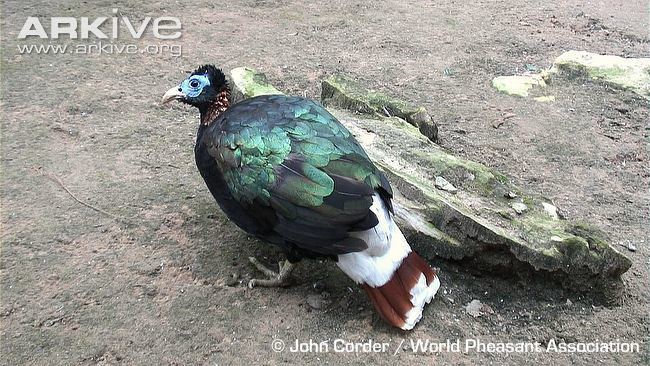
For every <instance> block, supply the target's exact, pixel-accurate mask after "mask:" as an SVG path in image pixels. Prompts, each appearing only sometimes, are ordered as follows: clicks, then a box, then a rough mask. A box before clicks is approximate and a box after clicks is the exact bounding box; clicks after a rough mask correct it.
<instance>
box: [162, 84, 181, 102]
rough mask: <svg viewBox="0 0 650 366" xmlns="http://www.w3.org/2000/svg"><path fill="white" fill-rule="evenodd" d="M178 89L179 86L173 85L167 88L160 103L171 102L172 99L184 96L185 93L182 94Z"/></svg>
mask: <svg viewBox="0 0 650 366" xmlns="http://www.w3.org/2000/svg"><path fill="white" fill-rule="evenodd" d="M178 89H180V87H178V86H175V87H173V88H171V89H169V90H167V92H166V93H165V95H163V97H162V100H161V101H160V104H167V103H169V102H171V101H172V100H179V99H182V98H185V94H183V92H182V91H180V90H178Z"/></svg>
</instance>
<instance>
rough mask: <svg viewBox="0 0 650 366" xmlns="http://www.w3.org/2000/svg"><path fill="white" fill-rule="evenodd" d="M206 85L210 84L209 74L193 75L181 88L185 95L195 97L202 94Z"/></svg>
mask: <svg viewBox="0 0 650 366" xmlns="http://www.w3.org/2000/svg"><path fill="white" fill-rule="evenodd" d="M206 85H210V79H208V75H207V74H205V75H192V76H190V77H189V78H187V79H185V80H184V81H183V82H182V83H181V85H180V88H181V92H182V93H183V94H185V96H187V97H190V98H194V97H197V96H198V95H199V94H201V92H202V91H203V88H204V87H205V86H206Z"/></svg>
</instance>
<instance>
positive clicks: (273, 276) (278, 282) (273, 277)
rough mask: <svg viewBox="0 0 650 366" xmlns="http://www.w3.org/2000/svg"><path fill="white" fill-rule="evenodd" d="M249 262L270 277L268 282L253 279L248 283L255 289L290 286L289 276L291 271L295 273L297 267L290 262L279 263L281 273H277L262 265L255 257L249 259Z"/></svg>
mask: <svg viewBox="0 0 650 366" xmlns="http://www.w3.org/2000/svg"><path fill="white" fill-rule="evenodd" d="M248 260H249V261H250V262H251V264H252V265H254V266H255V268H257V269H258V270H259V271H260V272H262V273H264V274H265V275H267V276H268V277H269V278H268V279H266V280H260V279H252V280H250V281H248V287H249V288H253V287H255V286H261V287H285V286H288V285H289V275H291V271H293V269H294V267H295V265H294V264H293V263H291V262H289V261H288V260H285V261H283V262H280V263H278V267H280V271H279V272H275V271H274V270H272V269H270V268H268V267H266V266H265V265H263V264H262V263H260V262H259V261H258V260H257V259H256V258H254V257H248Z"/></svg>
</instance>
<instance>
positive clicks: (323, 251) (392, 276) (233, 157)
mask: <svg viewBox="0 0 650 366" xmlns="http://www.w3.org/2000/svg"><path fill="white" fill-rule="evenodd" d="M230 92H231V90H230V87H229V84H228V82H227V80H226V77H225V75H224V73H223V72H222V71H221V70H220V69H218V68H217V67H215V66H213V65H204V66H201V67H199V68H198V69H196V70H195V71H194V72H193V73H192V74H191V75H190V76H189V77H188V78H187V79H185V80H184V81H183V82H182V83H181V84H180V85H178V86H174V87H173V88H171V89H169V90H168V91H167V92H166V93H165V94H164V96H163V98H162V103H163V104H165V103H167V102H170V101H172V100H177V101H180V102H183V103H186V104H189V105H191V106H194V107H197V108H198V109H199V112H200V115H201V118H200V125H199V128H198V133H197V139H196V146H195V149H194V154H195V159H196V165H197V167H198V170H199V172H200V173H201V176H202V177H203V179H204V180H205V183H206V185H207V187H208V189H209V190H210V192H211V193H212V195H213V196H214V198H215V200H216V201H217V203H218V205H219V207H220V208H221V209H222V210H223V212H224V213H225V214H226V215H227V216H228V217H229V218H230V220H231V221H232V222H234V223H235V224H236V225H237V226H238V227H240V228H241V229H243V230H244V231H246V232H247V233H250V234H252V235H254V236H256V237H258V238H260V239H261V240H262V241H264V242H267V243H270V244H273V245H277V246H278V247H280V248H281V249H282V250H283V251H284V253H286V257H287V260H286V261H284V262H282V263H281V264H280V269H279V272H275V271H273V270H271V269H269V268H267V267H265V266H263V265H262V264H261V263H260V262H259V261H257V260H256V259H254V258H250V261H251V262H252V263H253V264H254V265H255V266H256V267H257V268H258V269H259V270H260V271H261V272H263V273H264V274H266V275H267V276H268V278H266V279H253V280H251V281H250V282H249V286H250V287H255V286H267V287H272V286H284V285H286V284H287V280H288V277H289V274H290V273H291V271H292V269H293V268H294V266H295V264H296V263H297V262H299V261H300V260H301V259H303V258H308V259H322V258H329V259H332V260H334V261H335V262H336V264H337V266H338V267H339V268H340V269H341V270H342V271H343V272H344V273H345V274H346V275H347V276H349V277H350V278H351V279H352V280H353V281H354V282H356V283H358V284H360V285H361V286H362V287H363V289H364V290H365V292H366V293H367V294H368V296H369V298H370V300H371V302H372V303H373V305H374V307H375V308H376V310H377V312H378V313H379V315H380V316H381V317H382V318H383V319H384V320H385V321H386V322H387V323H389V324H391V325H393V326H395V327H398V328H401V329H405V330H410V329H412V328H413V327H414V326H415V324H416V323H417V322H418V321H419V320H420V318H421V317H422V310H423V308H424V306H425V305H426V304H427V303H429V302H430V301H431V299H432V298H433V297H434V295H435V294H436V292H437V291H438V288H439V287H440V281H439V279H438V276H437V274H436V273H435V272H434V270H433V269H432V268H431V266H430V265H429V264H428V263H427V262H426V261H425V260H424V259H423V258H422V257H420V256H419V255H418V254H417V253H415V252H414V251H413V250H412V249H411V247H410V245H409V244H408V242H407V241H406V239H405V237H404V235H403V234H402V232H401V231H400V229H399V227H398V226H397V225H396V223H395V221H394V212H393V205H392V202H391V200H392V197H393V191H392V189H391V186H390V183H389V182H388V180H387V179H386V177H385V176H384V174H383V173H382V172H381V171H380V170H379V169H378V168H377V167H376V166H375V165H374V164H373V163H372V161H370V159H369V158H368V155H367V154H366V152H365V151H364V150H363V148H362V147H361V146H360V145H359V143H358V142H357V141H356V140H355V138H354V136H353V135H352V134H351V133H350V131H348V130H347V129H346V128H345V127H344V126H343V125H342V124H341V123H340V122H339V121H338V120H337V119H336V118H335V117H334V116H332V114H330V113H329V112H328V111H327V110H326V109H325V108H324V107H323V106H321V105H320V104H319V103H317V102H315V101H313V100H309V99H305V98H301V97H295V96H286V95H261V96H257V97H253V98H249V99H246V100H243V101H241V102H238V103H231V93H230Z"/></svg>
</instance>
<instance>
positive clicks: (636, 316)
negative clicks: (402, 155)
mask: <svg viewBox="0 0 650 366" xmlns="http://www.w3.org/2000/svg"><path fill="white" fill-rule="evenodd" d="M623 3H624V4H625V5H622V4H623ZM112 8H118V9H119V11H120V13H121V14H124V15H125V16H128V17H130V18H131V19H133V20H138V21H139V20H140V19H142V18H143V17H145V16H152V17H159V16H176V17H179V18H180V19H181V21H182V24H183V35H182V37H181V39H180V40H175V41H160V40H156V39H154V38H153V37H152V36H151V33H150V32H148V33H146V34H147V35H146V36H145V37H144V38H143V39H141V40H135V41H134V40H131V39H129V38H128V37H123V38H120V39H119V40H116V41H114V43H121V42H122V43H129V42H130V43H136V44H138V45H146V44H151V43H153V44H182V47H183V55H182V57H173V56H172V55H170V54H161V55H155V54H133V55H119V54H112V55H110V54H103V55H79V54H41V55H37V54H22V55H21V54H19V52H18V49H17V46H18V45H19V44H21V42H22V43H25V42H24V40H18V39H17V35H18V32H19V30H20V28H21V27H22V25H23V23H24V22H25V19H26V18H27V17H28V16H39V17H41V18H49V17H52V16H73V17H81V16H88V17H91V18H96V17H100V16H112V13H111V9H112ZM44 23H47V24H49V23H48V22H44ZM647 32H648V6H647V2H645V1H641V0H634V1H626V2H619V3H614V2H610V1H605V0H595V1H591V2H587V3H585V2H583V1H577V0H569V1H546V2H530V1H523V0H509V1H505V2H497V1H476V2H465V1H446V2H440V1H421V0H416V1H411V2H408V3H407V2H401V1H396V0H386V1H363V2H356V1H330V2H309V3H308V4H303V3H302V2H300V1H292V0H290V1H278V0H267V1H264V0H261V1H253V0H249V1H232V2H214V1H206V0H193V1H188V0H178V1H174V2H164V4H159V2H154V1H145V2H138V1H132V0H124V1H117V2H115V3H113V2H111V1H93V2H90V1H89V2H86V1H84V2H79V1H53V2H52V1H32V2H24V1H4V2H3V7H2V36H3V37H2V42H3V43H2V64H1V73H2V140H1V141H2V233H1V235H2V248H1V259H0V270H1V274H2V277H1V295H0V296H1V308H0V324H1V326H2V339H1V342H0V343H1V345H0V347H1V355H0V364H4V365H22V364H30V365H70V364H102V365H106V364H125V365H134V364H152V365H153V364H155V365H159V364H163V365H166V364H170V365H199V364H205V365H217V364H218V365H228V364H301V365H309V364H335V365H339V364H364V363H368V364H388V363H390V364H437V365H440V364H464V365H474V364H512V365H519V364H524V363H528V362H530V363H536V364H554V365H564V364H577V365H593V364H605V365H612V364H643V363H646V364H647V363H648V362H649V359H650V358H649V357H650V356H648V342H649V341H650V339H649V338H648V334H650V329H649V327H648V320H649V317H648V314H649V307H648V304H649V295H648V286H649V285H650V283H649V279H648V277H649V276H648V267H649V265H650V262H649V259H648V258H650V256H649V255H650V249H649V247H648V243H649V242H648V235H647V234H648V232H647V227H646V226H647V224H648V203H649V202H648V180H649V177H650V168H649V166H650V165H649V164H648V152H647V149H646V146H647V143H648V133H649V125H648V122H647V121H648V120H650V119H649V117H650V116H649V110H648V102H647V101H645V100H643V99H641V98H639V97H637V96H635V95H633V94H631V93H627V92H622V91H616V90H613V89H611V88H609V87H607V86H604V85H600V84H598V83H592V82H589V81H586V80H573V81H569V80H567V81H566V82H558V83H554V84H553V85H551V86H550V87H549V88H550V91H551V93H552V94H553V95H555V96H556V101H555V102H552V103H537V102H534V101H532V100H530V99H521V98H514V97H509V96H505V95H500V94H498V93H497V92H495V91H494V90H493V89H492V88H491V86H490V81H491V79H492V78H493V77H494V76H498V75H508V74H515V73H522V72H523V71H524V70H525V65H526V64H529V65H533V66H535V67H537V68H546V67H549V66H550V64H551V62H552V60H553V59H554V58H555V57H556V56H558V55H560V54H561V53H562V52H564V51H566V50H570V49H577V50H587V51H591V52H596V53H607V54H615V55H620V56H627V57H643V56H646V57H647V55H648V46H649V43H650V40H649V39H648V34H647ZM28 41H29V42H27V43H30V44H32V43H33V44H78V43H83V42H84V41H81V40H79V41H70V40H68V39H66V38H63V39H60V40H52V41H47V40H45V41H41V40H38V39H36V40H34V39H29V40H28ZM90 41H92V42H96V41H97V40H96V39H94V40H89V41H85V42H90ZM48 42H49V43H48ZM207 62H209V63H215V64H217V65H219V66H221V67H223V68H226V69H230V68H232V67H236V66H242V65H248V66H252V67H255V68H257V69H259V70H260V71H263V72H265V73H266V74H267V75H268V76H269V79H270V80H271V81H272V82H273V83H274V84H275V85H276V86H277V87H278V88H280V89H281V90H284V91H286V92H287V93H290V94H296V95H306V96H308V97H312V98H318V97H319V94H320V80H321V79H323V78H324V77H326V76H328V75H330V74H332V73H334V72H344V73H347V74H348V75H350V76H352V77H354V78H356V79H358V80H359V81H360V82H362V83H364V84H366V85H369V86H370V87H374V88H377V89H380V90H382V91H385V92H387V93H389V94H394V95H396V96H398V97H401V98H403V99H405V100H409V101H413V102H414V103H419V104H422V105H424V106H426V107H427V108H428V109H429V111H430V112H431V113H432V114H433V115H434V117H435V119H436V120H437V121H438V122H439V124H440V136H441V145H442V146H444V147H445V148H447V149H449V150H450V151H452V152H454V153H456V154H458V155H460V156H464V157H467V158H471V159H474V160H477V161H479V162H482V163H484V164H487V165H489V166H493V167H496V168H498V169H499V170H500V171H502V172H504V173H506V174H508V175H509V176H511V177H513V179H514V180H515V182H516V183H517V184H518V185H519V186H522V187H525V189H527V190H530V191H532V192H538V193H541V194H544V195H546V196H547V197H549V198H551V199H552V200H553V201H554V202H555V203H556V204H557V205H558V206H559V207H560V209H561V210H562V212H563V213H564V215H565V216H566V217H568V218H569V219H575V220H583V221H587V222H590V223H593V224H595V225H596V226H599V227H601V228H602V229H604V230H605V231H606V232H608V233H609V235H610V236H611V241H612V243H614V245H616V246H617V247H618V248H620V250H622V251H624V252H625V254H627V255H628V256H629V257H630V258H631V259H632V261H633V266H632V268H631V269H630V270H629V271H628V272H627V273H626V274H625V275H624V276H623V281H624V283H625V291H624V293H622V294H621V299H620V304H619V305H610V304H603V303H600V302H598V301H596V300H595V299H593V298H590V297H586V296H583V295H581V294H580V292H579V291H577V290H579V289H562V288H560V287H559V286H558V285H557V284H552V283H544V282H543V281H535V279H534V278H533V279H526V280H521V279H516V278H502V277H496V276H490V275H489V274H483V275H478V274H475V273H473V272H472V271H471V269H470V268H466V267H464V266H463V265H460V264H458V263H454V262H450V261H444V260H442V259H440V258H428V260H429V261H430V262H431V263H432V264H433V265H435V266H438V267H440V268H441V280H442V282H443V285H442V288H441V290H440V292H439V295H438V296H437V297H436V299H435V300H434V301H433V302H432V304H431V305H430V306H429V307H428V308H427V309H426V311H425V316H424V319H423V320H422V322H421V323H420V324H419V325H418V327H416V329H415V330H414V331H412V332H409V333H405V332H400V331H397V330H394V329H390V328H388V327H387V326H385V325H384V324H383V323H382V321H381V320H380V319H379V318H378V317H377V316H376V315H375V313H374V311H373V310H372V308H371V306H370V304H369V302H368V300H367V299H366V296H365V294H364V293H363V291H360V289H359V288H358V287H356V286H355V285H354V284H353V282H352V281H351V280H349V279H348V278H346V277H345V276H344V275H343V274H342V273H340V272H339V271H338V269H337V268H336V267H335V266H334V265H333V264H332V263H328V262H325V263H320V262H304V263H303V264H302V266H301V267H300V268H299V270H298V271H297V273H296V275H295V285H294V286H293V287H290V288H286V289H252V290H251V289H248V288H247V287H246V286H245V283H246V282H247V280H248V279H250V278H252V277H254V276H255V277H258V276H259V273H257V272H256V271H255V270H254V269H253V268H252V267H251V266H250V265H249V264H248V263H247V261H246V258H247V257H249V256H252V255H255V256H258V258H260V259H261V260H263V261H264V262H266V263H269V264H271V263H273V262H275V261H277V260H279V259H281V258H282V255H281V253H279V252H278V251H277V250H275V249H274V248H272V247H269V246H266V245H264V244H262V243H260V242H258V241H257V240H254V239H252V238H250V237H247V235H246V234H245V233H243V232H241V231H240V230H238V229H237V228H236V227H235V226H234V225H233V224H231V223H229V222H228V220H227V219H226V218H225V216H224V215H223V214H222V213H221V212H220V211H219V209H218V207H217V205H216V204H215V202H214V201H213V199H212V197H211V196H210V194H209V192H208V191H207V189H206V188H205V186H204V183H203V181H202V179H201V177H200V176H199V174H198V172H197V170H196V167H195V166H194V157H193V144H194V140H193V139H194V136H195V130H196V128H197V123H198V117H197V112H196V111H195V110H193V109H189V108H187V107H185V106H181V105H175V106H173V107H172V108H162V107H161V106H159V100H160V97H161V96H162V94H163V93H164V92H165V91H166V90H167V89H168V88H169V87H171V86H173V85H175V84H176V83H178V82H179V81H180V80H181V79H182V78H184V76H185V75H186V74H185V72H186V71H188V70H192V69H194V68H195V67H196V66H197V65H199V64H201V63H207ZM528 67H529V68H531V66H528ZM510 114H514V117H512V116H510ZM504 116H505V118H504ZM499 121H503V122H504V123H503V124H501V125H500V126H499V127H498V128H495V127H494V126H498V125H499V123H498V122H499ZM54 175H55V176H56V177H58V178H59V179H60V180H61V182H62V183H63V185H64V186H65V187H67V189H69V190H70V192H72V193H73V194H74V195H76V196H77V197H78V198H79V199H80V200H81V201H83V202H85V203H88V204H91V205H93V206H96V207H99V208H102V209H104V210H106V211H109V212H110V213H112V214H114V215H118V216H119V217H121V218H124V220H114V219H113V218H111V217H110V216H107V215H105V214H102V213H99V212H96V211H93V210H91V209H89V208H88V207H85V206H83V205H81V204H80V203H78V202H76V201H75V200H73V199H72V198H71V196H70V195H69V194H68V193H66V191H65V190H64V189H63V187H62V185H60V184H59V183H57V182H56V181H55V180H54V179H51V178H52V177H53V176H54ZM628 243H633V244H634V245H635V246H636V247H637V251H636V252H631V251H628V250H627V249H626V248H625V247H623V246H620V244H622V245H627V244H628ZM315 284H316V285H315ZM313 298H316V299H318V300H321V304H320V305H322V306H320V308H318V309H314V308H313V307H312V306H311V305H309V304H308V303H307V299H313ZM473 299H478V300H480V301H481V302H483V303H484V304H487V305H488V306H489V307H490V308H491V309H492V310H493V313H488V314H485V315H483V316H480V317H477V318H474V317H472V316H469V315H468V314H466V312H465V305H466V304H467V303H469V302H470V301H471V300H473ZM317 307H319V306H317ZM473 338H478V339H480V340H481V341H484V342H540V343H541V344H542V345H546V344H547V343H548V342H549V341H550V340H551V339H553V340H556V341H558V342H559V341H565V342H594V341H607V342H609V341H616V340H620V341H627V342H638V343H640V344H641V352H640V353H546V352H542V353H509V354H506V353H487V352H483V353H479V352H473V351H470V352H468V353H463V352H460V353H456V352H438V353H414V352H412V351H411V349H410V348H409V347H407V346H406V345H408V344H409V341H410V340H411V339H413V340H416V339H422V340H425V339H430V340H432V341H436V342H445V341H446V340H448V339H449V340H452V341H454V340H456V339H459V340H461V341H462V342H464V341H465V340H466V339H473ZM274 339H280V340H283V341H284V342H285V344H286V345H287V347H289V346H290V345H291V344H293V342H295V340H296V339H298V340H300V341H304V342H306V341H309V339H312V340H314V341H315V342H321V341H327V340H330V341H333V340H335V339H343V340H347V341H353V342H359V341H366V340H368V339H373V340H376V341H379V342H387V343H389V344H390V349H389V352H387V353H337V352H321V353H314V352H312V353H292V352H289V351H288V350H287V349H285V350H284V351H283V352H274V351H273V350H272V341H273V340H274ZM402 340H406V342H405V343H404V346H403V347H399V345H400V344H401V341H402ZM396 350H397V351H398V352H397V354H394V353H395V351H396Z"/></svg>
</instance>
